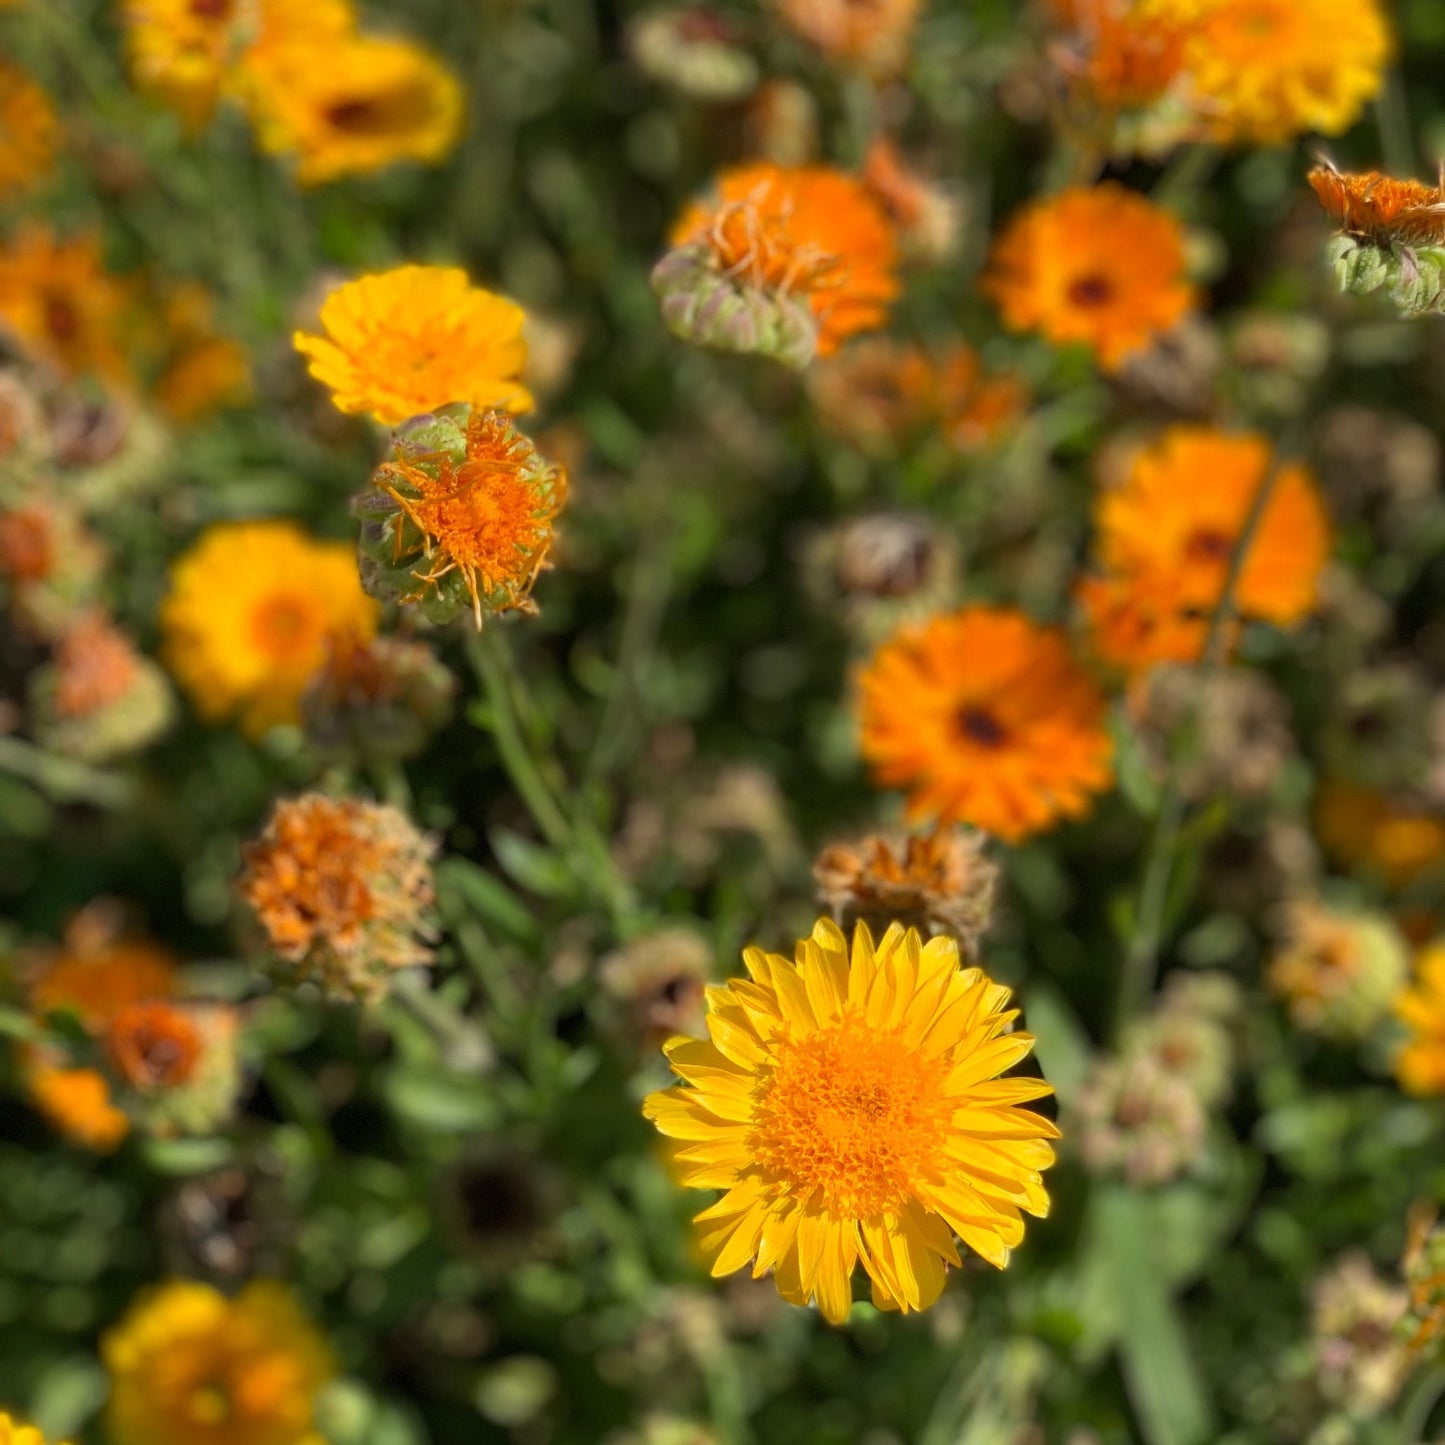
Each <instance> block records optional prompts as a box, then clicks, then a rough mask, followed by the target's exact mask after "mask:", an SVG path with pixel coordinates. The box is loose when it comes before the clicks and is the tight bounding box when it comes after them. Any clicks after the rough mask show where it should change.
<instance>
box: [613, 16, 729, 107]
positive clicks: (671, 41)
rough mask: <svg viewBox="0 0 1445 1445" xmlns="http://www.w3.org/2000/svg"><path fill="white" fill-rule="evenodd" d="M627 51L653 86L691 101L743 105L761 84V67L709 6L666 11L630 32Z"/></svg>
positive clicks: (630, 28)
mask: <svg viewBox="0 0 1445 1445" xmlns="http://www.w3.org/2000/svg"><path fill="white" fill-rule="evenodd" d="M627 45H628V49H629V51H630V52H631V54H632V58H633V60H634V61H635V62H636V65H637V68H638V69H639V70H640V71H642V73H643V74H644V75H645V76H647V78H648V79H649V80H653V81H656V82H657V83H658V84H659V85H666V86H669V87H670V88H672V89H674V90H678V91H681V92H682V94H683V95H685V96H687V97H688V98H689V99H691V100H701V101H707V102H711V103H713V104H718V103H720V102H725V101H733V100H741V99H742V98H743V97H744V96H746V95H749V94H750V93H751V92H752V91H753V89H754V88H755V87H756V86H757V83H758V63H757V61H756V60H754V59H753V57H752V56H751V55H749V54H748V52H747V51H746V50H745V49H743V47H742V45H741V44H739V42H738V37H737V36H736V35H735V34H734V33H733V28H732V26H731V25H730V24H729V23H728V20H727V17H726V16H725V15H724V14H723V13H722V12H721V11H719V10H713V9H710V8H708V7H707V6H703V5H662V6H658V7H657V8H656V9H653V10H645V11H644V12H643V13H642V14H641V15H639V16H637V17H636V19H634V20H633V21H632V23H631V24H630V25H629V26H628V27H627Z"/></svg>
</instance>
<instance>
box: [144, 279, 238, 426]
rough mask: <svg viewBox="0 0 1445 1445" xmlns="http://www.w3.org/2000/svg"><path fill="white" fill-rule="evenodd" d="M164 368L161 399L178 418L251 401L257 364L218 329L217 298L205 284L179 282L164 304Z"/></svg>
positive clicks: (157, 386) (157, 388)
mask: <svg viewBox="0 0 1445 1445" xmlns="http://www.w3.org/2000/svg"><path fill="white" fill-rule="evenodd" d="M160 312H161V319H162V321H163V323H164V331H165V335H164V343H163V347H164V354H163V357H162V370H161V372H160V375H159V376H158V377H157V378H156V382H155V388H154V390H155V399H156V401H157V402H158V403H159V404H160V407H161V410H162V411H164V412H165V413H166V415H167V416H168V417H170V419H171V420H172V421H176V422H189V421H195V420H197V419H198V418H200V417H203V416H205V415H206V414H207V413H208V412H212V411H216V410H218V409H220V408H221V407H224V406H227V405H231V404H234V403H237V402H240V401H243V400H245V398H246V395H247V393H248V392H249V391H250V388H251V363H250V360H249V358H248V357H247V355H246V349H245V347H243V346H242V345H241V344H240V343H239V342H237V341H233V340H232V339H231V338H230V337H228V336H223V335H221V334H220V333H219V332H218V331H217V330H216V329H215V316H214V313H215V301H214V299H213V298H212V297H211V296H210V294H209V293H208V292H207V291H206V289H205V287H204V286H198V285H194V284H191V283H187V284H182V285H180V286H177V287H175V288H174V289H173V290H172V291H171V293H170V294H169V295H168V296H166V297H164V298H163V300H162V303H161V307H160Z"/></svg>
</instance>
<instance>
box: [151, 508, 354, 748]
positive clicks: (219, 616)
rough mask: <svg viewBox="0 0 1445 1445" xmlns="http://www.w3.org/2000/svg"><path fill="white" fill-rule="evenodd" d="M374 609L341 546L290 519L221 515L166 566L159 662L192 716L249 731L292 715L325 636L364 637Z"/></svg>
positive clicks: (321, 659) (295, 713)
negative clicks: (233, 721) (234, 722)
mask: <svg viewBox="0 0 1445 1445" xmlns="http://www.w3.org/2000/svg"><path fill="white" fill-rule="evenodd" d="M377 611H378V609H377V605H376V603H375V602H373V601H372V600H371V598H369V597H368V596H367V595H366V594H365V593H364V592H363V591H362V590H361V583H360V582H359V581H358V579H357V575H356V555H355V552H354V551H353V549H352V548H351V546H350V545H349V544H347V543H344V542H320V541H316V540H314V539H313V538H311V537H308V536H307V535H306V533H305V532H303V531H302V530H301V529H300V528H299V527H297V526H296V525H295V524H294V523H292V522H285V521H264V522H221V523H217V524H216V525H215V526H213V527H211V528H210V529H209V530H208V531H207V532H206V533H205V534H204V535H203V536H202V537H201V539H200V541H198V542H197V543H196V544H195V545H194V546H193V547H192V548H191V549H190V551H188V552H186V553H185V554H184V555H183V556H182V557H180V558H179V559H178V560H177V561H176V562H175V563H173V564H172V567H171V585H170V591H169V592H168V593H167V595H166V598H165V601H164V602H163V603H162V604H161V613H160V624H161V631H162V633H163V635H164V639H165V660H166V663H167V665H168V666H169V667H170V669H171V671H172V672H173V673H174V674H175V676H176V678H177V679H178V680H179V681H180V683H181V685H182V686H183V687H184V688H185V690H186V692H187V693H188V694H189V695H190V698H191V701H192V702H193V703H194V704H195V707H196V710H197V711H198V712H199V713H200V714H201V716H202V717H205V718H208V719H212V720H219V719H222V718H228V717H235V718H238V719H239V720H240V723H241V725H242V727H243V728H245V730H246V731H247V732H249V733H251V734H252V735H257V734H260V733H262V732H264V731H265V730H266V729H267V728H268V727H271V726H274V725H275V724H277V723H287V722H294V721H296V719H297V716H298V704H299V701H300V698H301V694H302V692H303V691H304V690H305V688H306V684H307V683H308V682H309V681H310V679H311V676H312V674H313V673H315V672H316V671H317V669H318V668H319V667H320V666H321V664H322V663H323V662H324V661H325V659H326V649H327V645H328V643H329V641H330V640H331V639H332V638H335V637H339V636H341V635H343V634H347V633H351V634H355V635H356V636H358V637H361V638H368V637H370V636H371V635H372V634H373V633H374V632H375V630H376V619H377Z"/></svg>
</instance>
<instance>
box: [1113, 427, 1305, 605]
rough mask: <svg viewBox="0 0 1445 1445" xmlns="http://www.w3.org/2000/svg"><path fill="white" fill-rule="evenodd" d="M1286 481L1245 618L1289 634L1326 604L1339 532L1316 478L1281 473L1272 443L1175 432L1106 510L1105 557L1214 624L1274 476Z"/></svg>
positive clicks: (1257, 539)
mask: <svg viewBox="0 0 1445 1445" xmlns="http://www.w3.org/2000/svg"><path fill="white" fill-rule="evenodd" d="M1275 465H1278V466H1279V471H1278V475H1277V476H1276V478H1275V481H1274V488H1273V491H1272V492H1271V494H1270V498H1269V501H1268V503H1267V504H1266V506H1265V508H1264V512H1263V514H1262V515H1261V516H1260V518H1259V521H1258V525H1257V526H1256V527H1255V530H1254V536H1253V539H1252V541H1251V543H1250V548H1249V553H1248V555H1247V556H1246V557H1245V559H1244V562H1243V564H1242V566H1241V567H1240V571H1239V579H1238V582H1237V584H1236V587H1235V605H1236V608H1237V610H1238V612H1239V614H1240V615H1241V616H1243V617H1250V618H1258V619H1260V620H1262V621H1266V622H1273V623H1275V624H1277V625H1279V626H1281V627H1288V626H1290V625H1291V624H1293V623H1296V622H1299V621H1300V620H1301V619H1302V618H1304V617H1305V616H1306V615H1307V614H1308V613H1309V612H1310V611H1311V610H1312V609H1313V608H1314V607H1315V606H1316V605H1317V604H1318V602H1319V585H1320V575H1321V573H1322V571H1323V569H1324V565H1325V562H1326V560H1327V559H1328V557H1329V551H1330V541H1331V539H1330V528H1329V522H1328V519H1327V518H1326V516H1325V510H1324V504H1323V503H1322V501H1321V500H1320V494H1319V488H1318V486H1317V485H1316V483H1315V480H1314V477H1313V476H1312V475H1311V474H1310V472H1309V471H1308V470H1307V469H1306V468H1305V467H1303V466H1300V465H1299V464H1297V463H1283V464H1277V463H1276V462H1275V461H1274V459H1273V457H1272V454H1271V449H1270V444H1269V442H1268V440H1267V439H1266V438H1264V437H1262V436H1258V435H1255V434H1253V433H1239V434H1230V433H1227V432H1221V431H1215V430H1213V429H1212V428H1209V427H1201V426H1174V427H1170V428H1168V429H1167V430H1166V431H1165V432H1164V434H1163V435H1162V436H1161V437H1160V438H1159V440H1158V441H1157V442H1156V443H1155V444H1154V445H1153V446H1150V447H1147V448H1145V449H1144V450H1143V451H1142V452H1140V453H1139V454H1138V455H1137V456H1136V457H1135V459H1134V462H1133V466H1132V467H1131V469H1130V472H1129V475H1128V477H1127V479H1126V480H1125V481H1124V483H1123V484H1122V485H1120V486H1118V487H1115V488H1112V489H1110V490H1108V491H1106V492H1104V493H1103V494H1102V495H1101V496H1100V498H1099V502H1098V506H1097V524H1098V530H1099V537H1098V543H1097V553H1098V557H1099V560H1100V561H1101V563H1102V564H1103V567H1104V570H1105V572H1106V573H1107V574H1110V575H1113V576H1115V577H1121V578H1126V579H1132V580H1135V581H1137V582H1139V583H1140V584H1141V585H1143V586H1149V585H1153V584H1154V583H1155V582H1156V581H1158V582H1160V585H1161V586H1162V587H1163V589H1164V595H1166V596H1170V597H1172V598H1173V599H1174V600H1175V601H1176V602H1177V603H1178V605H1179V606H1181V607H1182V608H1183V609H1185V610H1186V611H1189V612H1194V613H1196V614H1198V613H1203V614H1205V615H1207V614H1210V613H1212V612H1213V611H1214V610H1215V609H1216V608H1217V607H1218V605H1219V600H1220V597H1221V596H1222V594H1223V591H1224V583H1225V579H1226V577H1227V576H1228V573H1229V566H1230V559H1231V557H1232V556H1233V554H1234V550H1235V547H1236V546H1237V545H1238V543H1239V539H1240V536H1241V534H1242V533H1243V531H1244V526H1245V523H1246V521H1247V520H1248V518H1249V514H1250V510H1251V508H1252V506H1253V503H1254V500H1255V497H1256V496H1257V494H1258V492H1259V489H1260V487H1261V486H1262V485H1263V484H1264V482H1265V480H1266V477H1267V476H1268V475H1269V472H1270V469H1271V467H1273V466H1275Z"/></svg>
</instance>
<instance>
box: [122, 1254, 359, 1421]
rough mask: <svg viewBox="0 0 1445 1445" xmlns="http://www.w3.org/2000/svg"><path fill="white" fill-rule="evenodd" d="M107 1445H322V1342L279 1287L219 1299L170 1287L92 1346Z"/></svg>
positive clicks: (183, 1286) (326, 1361)
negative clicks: (99, 1372) (97, 1349)
mask: <svg viewBox="0 0 1445 1445" xmlns="http://www.w3.org/2000/svg"><path fill="white" fill-rule="evenodd" d="M101 1350H102V1355H103V1357H104V1360H105V1365H106V1369H107V1370H108V1371H109V1373H110V1380H111V1397H110V1407H109V1412H108V1420H109V1425H110V1438H111V1440H112V1442H113V1445H322V1439H321V1436H320V1435H319V1434H318V1433H317V1431H316V1423H315V1400H316V1395H317V1392H318V1391H319V1390H320V1389H321V1387H322V1386H323V1385H325V1384H326V1383H327V1381H329V1380H330V1379H331V1378H332V1376H333V1375H334V1374H335V1365H334V1362H333V1360H332V1357H331V1352H330V1351H329V1350H328V1348H327V1346H326V1343H325V1341H324V1340H323V1339H322V1337H321V1336H320V1334H319V1333H318V1332H317V1330H316V1329H315V1327H314V1326H313V1325H312V1324H311V1323H310V1322H309V1321H308V1320H307V1319H306V1317H305V1316H304V1315H303V1314H302V1313H301V1311H300V1309H299V1308H298V1307H297V1305H296V1302H295V1301H294V1300H293V1299H292V1297H291V1295H290V1294H289V1293H288V1291H287V1290H286V1289H285V1287H284V1286H282V1285H280V1284H276V1283H273V1282H271V1281H258V1282H256V1283H254V1284H250V1285H247V1286H246V1288H245V1289H244V1290H242V1291H241V1293H240V1294H239V1295H238V1296H237V1297H236V1298H235V1299H227V1298H226V1297H225V1296H224V1295H222V1294H220V1293H219V1292H218V1291H216V1290H214V1289H212V1288H211V1287H210V1286H209V1285H204V1284H192V1283H182V1282H175V1283H172V1284H165V1285H161V1286H160V1287H159V1288H157V1289H154V1290H151V1291H150V1292H148V1293H147V1294H144V1295H142V1296H141V1297H140V1299H139V1300H137V1301H136V1302H135V1303H134V1304H133V1305H132V1306H131V1309H130V1311H129V1313H128V1314H127V1315H126V1317H125V1318H124V1319H123V1320H122V1321H121V1322H120V1324H119V1325H117V1326H116V1328H115V1329H113V1330H112V1331H111V1332H110V1333H109V1334H108V1335H107V1336H106V1337H105V1339H104V1341H103V1342H102V1346H101Z"/></svg>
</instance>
